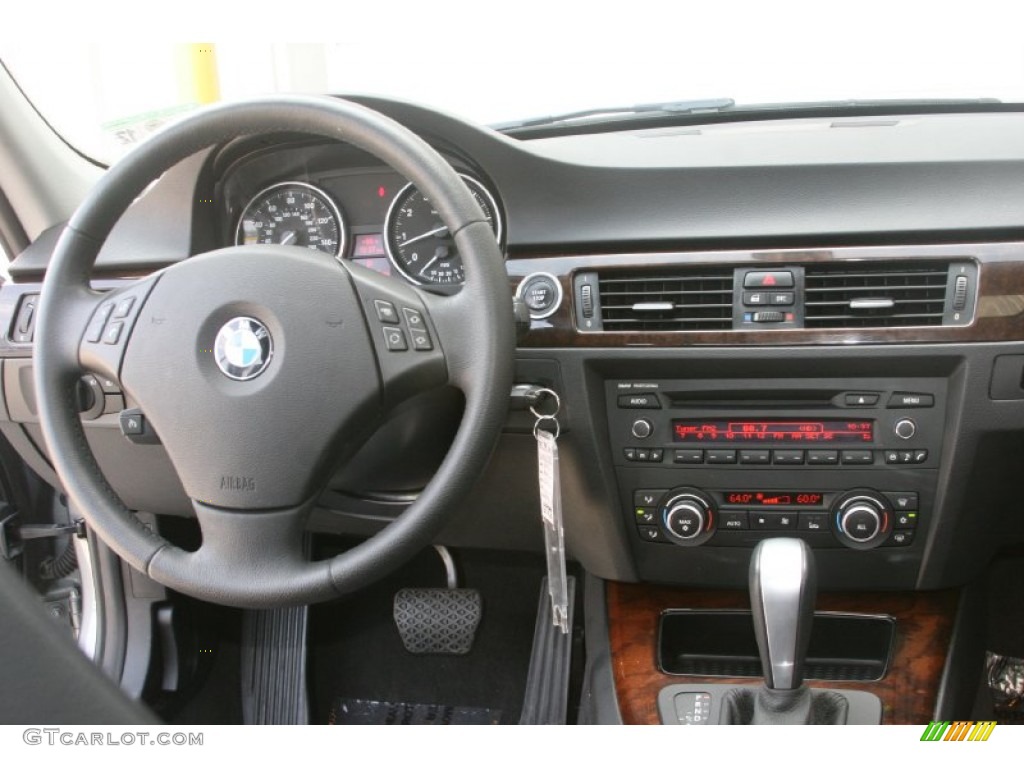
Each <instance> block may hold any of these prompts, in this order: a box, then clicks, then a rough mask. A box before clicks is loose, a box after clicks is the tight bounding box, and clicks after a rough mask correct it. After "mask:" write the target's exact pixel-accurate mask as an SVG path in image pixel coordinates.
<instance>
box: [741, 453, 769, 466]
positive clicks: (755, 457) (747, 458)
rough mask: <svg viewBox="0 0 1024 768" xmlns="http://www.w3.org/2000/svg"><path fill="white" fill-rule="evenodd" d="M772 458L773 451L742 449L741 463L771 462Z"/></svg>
mask: <svg viewBox="0 0 1024 768" xmlns="http://www.w3.org/2000/svg"><path fill="white" fill-rule="evenodd" d="M771 460H772V456H771V451H767V450H746V451H742V450H741V451H740V464H770V463H771Z"/></svg>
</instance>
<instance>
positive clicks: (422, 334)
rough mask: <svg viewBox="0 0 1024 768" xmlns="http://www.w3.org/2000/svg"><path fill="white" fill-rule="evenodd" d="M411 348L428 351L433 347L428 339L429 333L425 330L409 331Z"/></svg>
mask: <svg viewBox="0 0 1024 768" xmlns="http://www.w3.org/2000/svg"><path fill="white" fill-rule="evenodd" d="M409 335H410V336H411V337H412V348H413V349H415V350H416V351H418V352H429V351H430V350H432V349H433V348H434V345H433V343H431V341H430V334H429V333H427V332H426V331H411V332H410V334H409Z"/></svg>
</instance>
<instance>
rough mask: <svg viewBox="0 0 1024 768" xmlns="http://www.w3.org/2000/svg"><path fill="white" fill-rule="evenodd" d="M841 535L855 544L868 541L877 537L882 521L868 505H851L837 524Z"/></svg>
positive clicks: (875, 510)
mask: <svg viewBox="0 0 1024 768" xmlns="http://www.w3.org/2000/svg"><path fill="white" fill-rule="evenodd" d="M839 525H840V528H842V531H843V533H845V534H846V535H847V536H849V537H850V538H851V539H853V540H854V541H857V542H861V543H863V542H865V541H870V540H871V539H873V538H874V537H875V536H877V535H878V531H879V530H880V529H881V527H882V519H881V518H880V517H879V515H878V510H877V509H875V508H874V507H873V506H871V505H870V504H863V503H858V504H851V505H850V506H849V507H848V508H847V509H846V510H844V511H843V514H842V516H841V518H840V522H839Z"/></svg>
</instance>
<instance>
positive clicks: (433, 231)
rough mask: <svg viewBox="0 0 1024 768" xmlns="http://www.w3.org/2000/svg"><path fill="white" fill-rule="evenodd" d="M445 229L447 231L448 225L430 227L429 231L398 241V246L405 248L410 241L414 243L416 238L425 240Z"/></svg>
mask: <svg viewBox="0 0 1024 768" xmlns="http://www.w3.org/2000/svg"><path fill="white" fill-rule="evenodd" d="M447 231H448V227H438V228H437V229H432V230H430V231H429V232H424V233H423V234H422V235H416V237H410V238H409V239H408V240H405V241H403V242H401V243H399V244H398V247H399V248H405V246H407V245H411V244H412V243H415V242H416V241H418V240H425V239H426V238H428V237H433V236H434V235H440V234H441V233H442V232H447Z"/></svg>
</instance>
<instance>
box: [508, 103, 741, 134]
mask: <svg viewBox="0 0 1024 768" xmlns="http://www.w3.org/2000/svg"><path fill="white" fill-rule="evenodd" d="M735 106H736V102H735V100H733V99H693V100H691V101H662V102H655V103H653V104H634V105H633V106H630V107H604V108H593V109H581V110H577V111H575V112H563V113H561V114H558V115H545V116H543V117H530V118H527V119H525V120H512V121H509V122H507V123H495V124H493V125H491V128H493V129H495V130H496V131H508V130H514V129H516V128H536V127H538V126H544V125H559V124H562V123H578V122H581V121H590V120H594V119H603V118H605V117H615V116H618V115H627V116H628V115H699V114H702V113H704V112H724V111H726V110H729V109H731V108H732V107H735Z"/></svg>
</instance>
